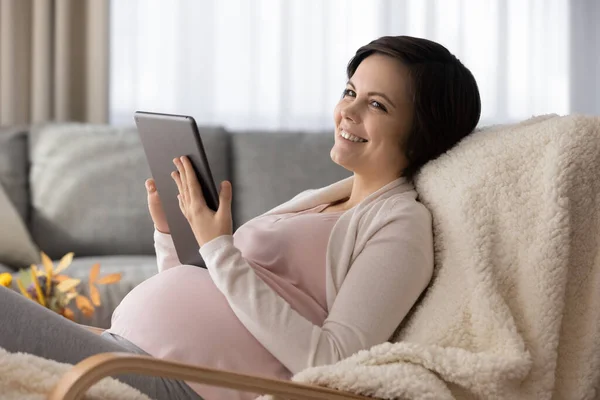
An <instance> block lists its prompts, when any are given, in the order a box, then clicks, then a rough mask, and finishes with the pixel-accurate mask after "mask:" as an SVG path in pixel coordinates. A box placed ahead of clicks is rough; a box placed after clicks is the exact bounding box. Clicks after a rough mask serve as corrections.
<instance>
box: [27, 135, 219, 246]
mask: <svg viewBox="0 0 600 400" xmlns="http://www.w3.org/2000/svg"><path fill="white" fill-rule="evenodd" d="M202 133H203V139H204V142H205V147H206V150H207V153H208V154H209V158H210V159H211V160H210V161H211V164H212V166H213V169H214V174H215V176H216V177H218V178H219V179H224V178H225V177H226V176H228V175H229V174H228V171H229V162H228V157H227V153H228V140H227V135H226V134H224V131H223V130H222V129H216V128H203V129H202ZM29 143H30V157H31V170H30V185H31V199H32V215H31V226H30V230H31V233H32V236H33V238H34V240H35V241H36V243H37V244H38V246H39V247H40V249H41V250H43V251H45V252H46V253H47V254H48V255H49V256H50V257H52V258H59V257H61V256H62V255H64V254H65V253H67V252H70V251H72V252H74V253H75V254H76V256H78V257H79V256H89V255H120V254H154V246H153V240H152V233H153V226H152V221H151V219H150V216H149V214H148V210H147V204H146V190H145V188H144V181H145V180H146V178H148V177H149V176H150V170H149V167H148V164H147V162H146V158H145V155H144V150H143V148H142V145H141V142H140V141H139V137H138V135H137V131H136V129H135V128H134V127H127V128H116V127H110V126H105V125H89V124H75V123H69V124H53V125H47V126H44V127H41V128H39V129H34V130H32V132H31V136H30V140H29Z"/></svg>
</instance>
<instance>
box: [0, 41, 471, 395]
mask: <svg viewBox="0 0 600 400" xmlns="http://www.w3.org/2000/svg"><path fill="white" fill-rule="evenodd" d="M347 75H348V82H347V85H346V87H345V89H344V90H343V93H342V96H341V98H340V101H339V103H338V104H337V106H336V107H335V110H334V113H333V114H334V125H335V126H334V128H335V129H334V133H333V134H334V135H335V143H334V145H333V148H332V149H331V153H330V154H331V159H332V160H333V162H335V163H337V164H339V165H341V166H342V167H344V168H346V169H347V170H348V171H351V172H352V176H351V177H350V178H348V179H345V180H342V181H340V182H337V183H333V184H331V185H330V186H327V187H324V188H321V189H316V190H310V191H306V192H302V193H300V194H299V195H297V196H296V197H295V198H293V199H291V200H290V201H288V202H286V203H284V204H282V205H280V206H278V207H276V208H275V209H273V210H271V211H269V212H267V213H265V214H263V215H261V216H258V217H256V218H254V219H252V220H251V221H249V222H247V223H246V224H244V225H243V226H242V227H240V228H239V229H238V230H237V231H236V232H235V233H233V232H232V219H231V199H232V190H231V185H230V183H229V182H224V183H223V184H222V185H221V193H220V197H221V198H220V208H219V209H218V211H217V212H213V211H211V210H210V209H209V208H208V207H207V206H206V204H205V203H204V199H203V198H202V194H201V188H200V186H199V184H198V180H197V178H196V176H195V174H194V173H193V171H192V168H191V165H190V163H189V160H188V159H187V158H181V159H179V158H178V159H175V160H174V166H173V171H174V172H173V179H174V180H175V182H176V184H177V186H178V188H179V204H180V208H181V210H182V212H183V214H184V215H185V216H186V218H187V220H188V222H189V224H190V226H191V228H192V231H193V232H194V235H195V237H196V239H197V241H198V243H199V245H200V253H201V255H202V257H203V258H204V260H205V262H206V266H207V269H203V268H198V267H194V266H189V265H181V263H180V262H179V261H178V259H177V255H176V253H175V250H174V247H173V242H172V240H171V237H170V235H169V227H168V225H167V223H166V221H165V218H164V215H163V212H162V208H161V205H160V198H159V197H158V193H157V192H156V189H155V187H154V183H153V181H152V180H148V181H147V182H146V188H147V190H148V202H149V208H150V213H151V215H152V218H153V221H154V224H155V233H154V239H155V247H156V255H157V261H158V271H159V273H158V274H156V275H155V276H153V277H151V278H150V279H148V280H146V281H145V282H143V283H142V284H140V285H138V286H137V287H136V288H135V289H133V290H132V291H131V292H130V293H129V294H128V295H127V296H126V297H125V299H123V301H122V302H121V304H120V305H119V307H118V308H117V309H116V310H115V312H114V314H113V319H112V326H111V328H110V329H109V330H108V331H106V332H104V333H103V334H102V335H95V334H93V333H91V332H88V331H87V330H85V329H83V328H82V327H80V326H79V325H77V324H74V323H71V322H70V321H68V320H66V319H64V318H61V317H59V316H58V315H56V314H53V313H52V312H50V311H48V310H46V309H44V308H42V307H41V306H39V305H36V304H35V303H33V302H31V301H28V300H26V299H24V298H22V297H21V296H19V295H17V294H16V293H13V292H12V291H9V290H8V289H3V288H0V346H2V347H4V348H6V349H7V350H9V351H23V352H28V353H32V354H36V355H39V356H42V357H46V358H50V359H55V360H58V361H62V362H68V363H77V362H79V361H81V360H82V359H84V358H86V357H88V356H90V355H93V354H96V353H102V352H110V351H129V352H134V353H140V354H150V355H151V356H154V357H157V358H164V359H169V360H174V361H180V362H185V363H189V364H196V365H203V366H209V367H214V368H222V369H226V370H231V371H237V372H242V373H251V374H260V375H264V376H268V377H275V378H280V379H288V378H289V377H290V376H291V375H292V374H295V373H297V372H299V371H301V370H303V369H305V368H307V367H311V366H316V365H323V364H330V363H335V362H337V361H339V360H341V359H343V358H346V357H348V356H350V355H352V354H353V353H355V352H357V351H359V350H362V349H367V348H369V347H371V346H373V345H375V344H379V343H382V342H384V341H386V340H388V339H389V338H390V337H391V336H392V334H393V333H394V331H395V330H396V328H397V327H398V326H399V324H400V323H401V322H402V320H403V319H404V317H405V316H406V314H407V313H408V312H409V310H410V309H411V307H412V306H413V305H414V303H415V302H416V300H417V299H418V298H419V296H420V295H421V293H422V292H423V291H424V290H425V288H426V287H427V285H428V283H429V281H430V279H431V274H432V270H433V235H432V221H431V215H430V213H429V212H428V210H427V209H426V208H425V207H424V206H423V205H422V204H421V203H420V202H419V201H418V198H417V193H416V191H415V188H414V186H413V183H412V180H413V177H414V176H415V174H416V173H417V172H418V171H419V169H420V168H421V167H422V166H423V165H424V164H425V163H427V162H428V161H430V160H432V159H435V158H436V157H438V156H439V155H440V154H442V153H444V152H445V151H447V150H448V149H450V148H451V147H452V146H454V145H455V144H456V143H457V142H458V141H460V140H461V139H462V138H464V137H465V136H467V135H468V134H469V133H471V132H472V131H473V129H474V128H475V126H476V125H477V123H478V121H479V116H480V110H481V104H480V98H479V91H478V88H477V84H476V82H475V79H474V78H473V76H472V74H471V73H470V72H469V70H468V69H467V68H466V67H465V66H464V65H463V64H462V63H461V62H460V61H459V60H458V59H456V57H454V56H453V55H452V54H451V53H450V52H449V51H448V50H447V49H446V48H444V47H443V46H441V45H439V44H437V43H434V42H431V41H428V40H424V39H418V38H412V37H406V36H400V37H382V38H379V39H377V40H375V41H373V42H371V43H369V44H368V45H366V46H363V47H361V48H360V49H358V51H357V53H356V54H355V56H354V57H353V58H352V60H351V61H350V63H349V64H348V68H347ZM274 190H276V188H275V189H274ZM118 379H120V380H122V381H123V382H126V383H128V384H130V385H132V386H134V387H136V388H138V389H139V390H140V391H142V392H144V393H146V394H148V395H149V396H151V397H154V398H160V399H177V398H182V399H194V398H196V399H199V398H205V399H236V398H237V399H245V398H253V397H254V396H255V395H254V394H249V393H238V392H234V391H230V390H226V389H220V388H213V387H207V386H203V385H197V384H193V383H190V384H189V385H188V384H187V383H186V382H180V381H173V380H167V379H160V378H153V377H142V376H119V377H118Z"/></svg>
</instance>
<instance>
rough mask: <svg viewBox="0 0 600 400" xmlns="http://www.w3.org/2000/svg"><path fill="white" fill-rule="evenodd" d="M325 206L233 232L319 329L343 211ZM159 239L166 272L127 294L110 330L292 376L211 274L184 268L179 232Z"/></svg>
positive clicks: (188, 359) (196, 357)
mask: <svg viewBox="0 0 600 400" xmlns="http://www.w3.org/2000/svg"><path fill="white" fill-rule="evenodd" d="M325 207H326V204H323V205H320V206H317V207H315V208H312V209H309V210H305V211H301V212H297V213H288V214H280V215H263V216H261V217H258V218H256V219H254V220H252V221H250V222H248V223H246V224H245V225H243V226H242V227H240V228H239V229H238V230H237V231H236V232H235V234H234V236H233V237H234V244H235V246H236V247H237V248H238V249H239V250H240V251H241V253H242V255H243V257H244V259H246V261H247V262H248V263H249V264H250V265H251V267H252V268H253V269H254V271H255V272H256V274H257V275H259V276H260V278H261V279H262V280H263V281H264V282H265V283H267V284H268V285H269V287H270V288H272V289H273V290H274V291H275V292H276V293H277V294H278V295H279V296H281V297H282V298H283V299H284V300H285V301H286V302H287V303H289V304H290V306H291V307H292V308H293V309H294V310H295V311H296V312H298V313H299V314H301V315H302V316H303V317H304V318H306V319H308V320H309V321H311V322H312V323H313V324H315V325H319V326H321V325H322V324H323V321H324V320H325V318H326V317H327V302H326V292H325V256H326V252H327V245H328V241H329V237H330V234H331V229H332V228H333V225H334V224H335V222H336V221H337V219H338V218H339V216H340V214H341V212H335V213H323V214H320V211H322V210H323V209H324V208H325ZM154 237H155V247H156V255H157V260H158V268H159V271H160V273H159V274H157V275H155V276H153V277H151V278H149V279H148V280H146V281H145V282H143V283H141V284H140V285H138V286H137V287H135V288H134V289H133V290H132V291H131V292H130V293H129V294H128V295H127V296H126V297H125V298H124V299H123V301H122V302H121V304H120V305H119V306H118V307H117V309H116V310H115V311H114V313H113V317H112V326H111V328H110V330H109V331H110V332H111V333H114V334H117V335H120V336H122V337H124V338H126V339H128V340H129V341H131V342H132V343H134V344H135V345H137V346H138V347H140V348H141V349H143V350H145V351H146V352H148V353H149V354H151V355H152V356H154V357H157V358H163V359H169V360H174V361H179V362H184V363H190V364H195V365H202V366H208V367H213V368H219V369H224V370H230V371H237V372H241V373H249V374H258V375H264V376H268V377H275V378H279V379H288V378H290V376H291V373H290V371H289V370H288V369H287V368H285V367H284V366H283V364H281V362H280V361H279V360H277V359H276V358H275V357H274V356H273V355H272V354H271V353H269V352H268V351H267V350H266V349H265V348H264V347H263V346H262V345H261V344H260V343H259V342H258V341H257V340H256V339H255V338H254V336H252V334H251V333H250V332H249V331H248V330H247V329H246V328H245V327H244V325H243V324H242V323H241V322H240V320H239V319H238V318H237V317H236V315H235V314H234V313H233V311H232V309H231V307H230V306H229V304H228V302H227V299H226V298H225V296H224V295H223V294H222V293H221V291H220V290H219V289H218V288H217V287H216V286H215V284H214V283H213V281H212V279H211V277H210V275H209V274H208V271H207V270H206V269H204V268H198V267H194V266H189V265H180V263H179V261H178V259H177V256H176V253H175V249H174V247H173V243H172V241H171V237H170V236H169V235H165V234H161V233H159V232H155V235H154ZM258 297H259V296H258V295H257V297H256V298H255V299H252V298H249V299H248V301H253V300H254V301H257V299H258ZM190 386H191V387H192V388H193V389H194V390H196V391H197V392H198V394H200V395H201V396H203V397H205V398H206V399H250V398H255V397H256V394H251V393H241V392H235V391H231V390H227V389H222V388H217V387H210V386H204V385H199V384H194V383H190Z"/></svg>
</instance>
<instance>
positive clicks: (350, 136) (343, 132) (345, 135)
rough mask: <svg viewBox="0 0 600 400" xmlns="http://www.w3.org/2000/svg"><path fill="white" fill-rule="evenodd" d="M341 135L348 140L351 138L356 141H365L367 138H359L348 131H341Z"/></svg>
mask: <svg viewBox="0 0 600 400" xmlns="http://www.w3.org/2000/svg"><path fill="white" fill-rule="evenodd" d="M340 136H341V137H343V138H344V139H346V140H349V141H351V142H356V143H365V142H366V140H365V139H362V138H359V137H357V136H354V135H351V134H349V133H348V132H346V131H340Z"/></svg>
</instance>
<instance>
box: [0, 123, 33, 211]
mask: <svg viewBox="0 0 600 400" xmlns="http://www.w3.org/2000/svg"><path fill="white" fill-rule="evenodd" d="M28 162H29V160H28V157H27V129H25V128H21V127H7V128H0V185H2V186H3V187H4V189H5V191H6V194H7V195H8V197H9V199H10V201H11V202H12V203H13V205H14V206H15V208H16V210H17V212H18V213H19V215H20V216H21V218H22V219H23V221H27V220H28V211H29V187H28V182H27V165H28Z"/></svg>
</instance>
